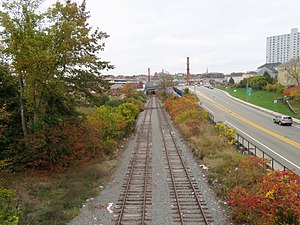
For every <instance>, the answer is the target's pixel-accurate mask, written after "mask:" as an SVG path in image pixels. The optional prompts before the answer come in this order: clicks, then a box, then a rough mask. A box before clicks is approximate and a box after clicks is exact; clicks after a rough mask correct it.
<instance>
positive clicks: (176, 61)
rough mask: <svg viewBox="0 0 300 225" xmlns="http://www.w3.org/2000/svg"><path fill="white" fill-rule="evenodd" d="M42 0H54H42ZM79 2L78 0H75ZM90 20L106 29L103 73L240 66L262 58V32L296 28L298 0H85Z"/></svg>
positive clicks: (236, 69)
mask: <svg viewBox="0 0 300 225" xmlns="http://www.w3.org/2000/svg"><path fill="white" fill-rule="evenodd" d="M46 2H47V4H48V3H50V2H54V0H47V1H46ZM78 2H81V0H78ZM86 4H87V10H89V11H90V12H91V18H90V25H91V26H93V27H99V28H100V30H101V31H103V32H106V33H108V34H109V35H110V37H109V38H108V39H105V40H104V42H105V44H106V47H105V49H104V51H103V52H101V58H102V59H103V60H107V61H111V63H112V64H113V65H115V66H116V69H114V70H110V71H103V74H112V75H118V74H123V75H133V74H136V75H137V74H147V69H148V68H151V73H152V74H153V73H154V72H159V71H161V70H162V69H165V70H166V71H169V72H170V73H173V74H174V73H180V72H181V73H184V72H186V57H190V72H191V73H194V74H196V73H205V72H206V69H207V68H208V70H209V71H211V72H222V73H225V74H229V73H231V72H246V71H253V70H256V69H257V67H259V66H261V65H263V64H264V63H266V39H267V37H270V36H274V35H278V34H286V33H289V32H290V30H291V28H296V27H297V28H300V21H299V8H300V1H299V0H288V1H282V0H265V1H261V0H244V1H240V0H226V1H224V0H186V1H182V0H164V1H141V0H127V1H124V0H86Z"/></svg>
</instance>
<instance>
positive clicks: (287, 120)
mask: <svg viewBox="0 0 300 225" xmlns="http://www.w3.org/2000/svg"><path fill="white" fill-rule="evenodd" d="M273 122H274V123H278V124H279V125H289V126H292V124H293V119H292V117H290V116H285V115H277V116H275V117H274V118H273Z"/></svg>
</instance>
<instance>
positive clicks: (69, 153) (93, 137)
mask: <svg viewBox="0 0 300 225" xmlns="http://www.w3.org/2000/svg"><path fill="white" fill-rule="evenodd" d="M87 134H89V135H87ZM23 143H24V144H25V149H26V151H25V152H24V157H23V160H24V161H25V162H24V163H26V164H27V166H29V167H33V168H37V169H38V168H39V169H46V168H50V167H56V166H68V164H69V163H70V162H71V160H72V159H82V158H91V157H93V156H94V155H95V154H96V152H98V151H99V148H100V146H101V139H100V138H99V137H98V136H97V133H96V131H95V129H94V128H93V127H90V126H88V124H87V123H86V121H85V120H84V119H75V120H67V121H64V122H63V123H61V124H58V125H55V126H53V127H50V126H45V127H44V128H43V129H42V130H40V131H38V132H36V133H34V134H31V135H28V137H26V138H25V139H24V141H23Z"/></svg>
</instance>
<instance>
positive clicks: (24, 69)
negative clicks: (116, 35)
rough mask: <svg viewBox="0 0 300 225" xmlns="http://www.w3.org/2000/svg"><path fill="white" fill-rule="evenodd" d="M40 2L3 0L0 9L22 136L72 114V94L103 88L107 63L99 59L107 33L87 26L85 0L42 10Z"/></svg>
mask: <svg viewBox="0 0 300 225" xmlns="http://www.w3.org/2000/svg"><path fill="white" fill-rule="evenodd" d="M41 3H42V0H15V1H9V0H5V1H4V2H3V4H2V5H3V11H2V12H0V26H2V27H3V32H2V33H1V34H0V38H1V39H0V41H1V42H2V43H4V50H3V52H4V54H5V56H6V57H7V58H9V59H10V60H9V61H10V62H11V66H12V68H13V73H14V74H15V76H16V77H17V79H18V81H19V92H20V112H21V118H22V127H23V133H24V136H27V134H28V132H29V131H30V132H35V130H36V129H38V127H39V124H43V123H45V122H46V123H52V122H54V123H55V121H56V120H57V121H60V120H61V118H63V117H66V116H70V115H72V114H73V113H74V105H73V103H74V101H73V96H76V94H77V95H85V96H86V97H87V98H93V97H94V96H93V93H95V92H97V93H102V92H103V91H104V90H105V89H108V82H106V81H105V80H104V79H103V77H101V76H100V75H101V73H100V71H101V70H103V69H111V68H113V66H112V65H110V64H109V62H105V61H102V60H101V59H100V58H99V52H101V51H103V49H104V43H101V41H102V39H105V38H107V37H108V35H107V34H106V33H104V32H100V31H99V29H98V28H97V29H96V30H94V31H93V30H92V28H91V27H89V25H88V23H87V20H88V18H89V17H90V16H89V13H88V12H86V7H85V1H83V2H82V4H81V5H78V4H77V3H73V2H72V1H70V0H67V1H66V2H65V4H62V3H60V2H58V1H57V2H56V4H55V5H53V6H52V7H50V8H49V9H48V11H47V12H40V11H41V10H40V5H41ZM28 124H29V125H30V126H29V127H30V128H31V129H29V130H28Z"/></svg>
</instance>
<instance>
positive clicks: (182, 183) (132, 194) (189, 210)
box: [113, 96, 213, 225]
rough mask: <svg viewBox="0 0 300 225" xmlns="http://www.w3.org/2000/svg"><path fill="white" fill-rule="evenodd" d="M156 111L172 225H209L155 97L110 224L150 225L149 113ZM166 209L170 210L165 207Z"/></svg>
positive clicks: (172, 133)
mask: <svg viewBox="0 0 300 225" xmlns="http://www.w3.org/2000/svg"><path fill="white" fill-rule="evenodd" d="M153 109H156V110H157V115H158V119H159V126H160V131H161V136H162V140H163V149H162V151H164V158H165V160H164V161H165V168H166V170H167V183H168V189H169V197H170V203H171V206H170V207H171V209H170V212H171V213H172V217H171V220H172V219H173V224H186V225H187V224H189V225H190V224H206V225H208V224H212V223H213V219H212V216H211V215H210V212H209V209H208V208H207V205H206V203H205V201H204V200H203V197H202V194H201V191H200V188H199V185H198V183H197V182H196V180H195V179H194V178H193V176H192V174H191V171H190V169H189V168H188V166H187V164H186V162H185V161H184V158H183V154H182V151H181V149H180V148H179V147H178V146H177V144H176V141H175V136H174V132H173V130H172V126H171V124H170V123H169V120H168V118H167V115H166V113H165V111H164V110H163V109H162V107H161V104H160V101H159V100H158V99H157V97H154V96H151V97H150V100H149V101H148V103H147V107H146V108H145V112H144V117H143V121H142V124H141V128H140V129H139V131H138V135H137V144H136V146H135V148H134V151H133V153H132V156H131V161H130V164H129V166H128V169H127V172H126V176H125V181H124V183H123V185H122V190H121V194H120V195H119V199H118V202H117V203H116V205H115V209H114V215H113V224H124V225H127V224H128V225H129V224H130V225H135V224H136V225H138V224H142V225H143V224H151V222H152V218H151V216H155V215H151V214H150V212H151V207H155V206H154V205H152V176H151V174H152V167H151V164H152V141H153V140H152V125H151V124H152V121H151V120H152V117H151V114H152V110H153ZM168 207H169V206H168Z"/></svg>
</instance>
